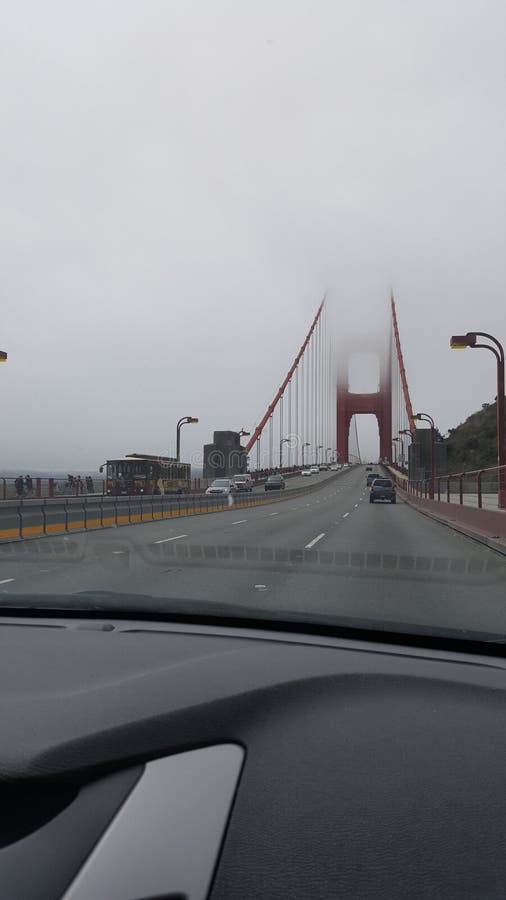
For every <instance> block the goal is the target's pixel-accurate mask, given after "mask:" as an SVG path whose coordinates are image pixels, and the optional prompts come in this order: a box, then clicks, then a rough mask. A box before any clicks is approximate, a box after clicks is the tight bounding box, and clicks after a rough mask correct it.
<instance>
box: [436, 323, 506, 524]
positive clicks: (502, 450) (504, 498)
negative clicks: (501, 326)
mask: <svg viewBox="0 0 506 900" xmlns="http://www.w3.org/2000/svg"><path fill="white" fill-rule="evenodd" d="M478 337H481V338H485V339H486V340H487V341H492V344H493V345H494V346H493V347H491V346H490V344H478V343H477V341H476V338H478ZM450 347H451V349H452V350H465V349H466V348H467V347H471V349H473V350H475V349H477V348H478V349H483V350H490V352H491V353H493V354H494V356H495V358H496V362H497V465H498V466H499V467H500V466H504V465H506V447H505V427H504V349H503V346H502V344H500V343H499V341H498V340H497V338H495V337H493V335H491V334H487V332H486V331H468V332H467V334H454V335H452V337H451V339H450ZM498 475H499V478H498V495H497V504H498V506H499V507H500V508H501V509H502V508H503V507H504V506H506V472H505V470H504V468H499V472H498Z"/></svg>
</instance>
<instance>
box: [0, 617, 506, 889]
mask: <svg viewBox="0 0 506 900" xmlns="http://www.w3.org/2000/svg"><path fill="white" fill-rule="evenodd" d="M0 626H1V627H0V642H1V653H0V675H1V680H0V721H1V723H2V725H1V740H0V802H1V808H2V816H1V819H2V824H1V826H0V897H1V898H2V900H3V898H5V900H31V898H36V900H46V898H47V900H53V898H66V900H87V898H89V900H99V898H104V900H105V898H107V900H115V898H117V900H147V898H153V897H158V898H159V900H160V898H171V900H183V898H186V900H203V898H205V897H209V898H211V900H259V898H269V900H278V898H279V900H287V898H288V900H299V898H300V900H302V898H303V900H308V898H311V900H320V898H322V900H323V898H325V900H328V898H337V897H353V898H373V897H374V898H376V897H380V898H389V900H391V898H403V900H404V898H406V897H410V898H429V897H430V898H434V897H445V898H459V900H462V898H466V897H479V898H487V897H503V896H504V893H505V887H504V886H505V884H506V854H505V852H504V848H505V840H506V763H505V760H506V708H505V698H506V671H505V668H506V667H505V661H504V659H503V658H502V657H501V656H499V655H497V656H491V655H487V654H481V655H477V654H474V653H472V652H463V651H461V650H460V649H459V651H455V650H453V649H452V648H451V646H449V647H448V648H444V647H440V648H437V649H436V648H434V647H433V646H432V647H429V646H422V645H421V643H420V642H418V643H417V645H414V644H413V645H411V646H410V645H405V646H403V645H402V644H400V643H395V644H394V643H392V644H389V643H386V642H385V639H383V640H378V642H374V641H372V640H358V639H346V638H345V637H335V636H325V635H316V634H304V633H302V632H299V633H297V632H296V631H295V630H294V631H292V632H284V633H282V632H277V631H275V630H272V631H269V630H260V629H259V630H256V629H253V628H244V629H241V628H227V627H225V626H221V625H220V626H214V627H213V626H212V625H204V624H202V625H199V624H184V623H167V622H156V621H145V622H143V621H141V620H132V619H128V620H127V619H125V620H120V619H110V620H108V619H105V618H104V619H99V618H77V617H76V618H66V617H65V618H64V617H60V618H58V617H57V614H55V615H54V617H52V616H48V615H41V616H39V617H37V616H36V615H34V616H33V617H31V618H30V617H19V618H17V617H16V616H14V615H13V616H4V617H3V618H2V619H1V620H0Z"/></svg>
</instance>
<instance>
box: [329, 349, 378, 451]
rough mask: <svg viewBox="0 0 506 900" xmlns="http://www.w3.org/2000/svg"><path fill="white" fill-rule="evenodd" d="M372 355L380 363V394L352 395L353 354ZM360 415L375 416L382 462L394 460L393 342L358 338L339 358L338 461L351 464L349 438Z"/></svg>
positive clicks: (342, 350)
mask: <svg viewBox="0 0 506 900" xmlns="http://www.w3.org/2000/svg"><path fill="white" fill-rule="evenodd" d="M364 351H365V352H369V353H373V354H375V355H376V356H377V358H378V360H379V385H378V390H377V391H374V392H372V393H367V394H363V393H362V394H357V393H353V392H352V391H350V386H349V363H350V358H351V356H353V354H354V353H359V352H360V353H363V352H364ZM360 414H371V415H374V416H376V419H377V422H378V430H379V443H380V458H381V459H386V460H391V457H392V366H391V342H390V341H389V340H382V339H380V338H375V337H371V338H364V336H363V335H357V336H356V337H355V338H351V339H348V340H347V341H346V347H345V348H342V349H341V352H340V354H339V367H338V374H337V459H338V462H340V463H345V462H348V461H349V460H348V456H349V446H348V445H349V434H350V423H351V420H352V417H353V416H355V415H360Z"/></svg>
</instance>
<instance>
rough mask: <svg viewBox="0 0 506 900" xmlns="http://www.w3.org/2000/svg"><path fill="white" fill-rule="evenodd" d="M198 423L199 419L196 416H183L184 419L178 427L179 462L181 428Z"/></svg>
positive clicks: (177, 447) (177, 454)
mask: <svg viewBox="0 0 506 900" xmlns="http://www.w3.org/2000/svg"><path fill="white" fill-rule="evenodd" d="M194 422H198V419H196V418H195V416H183V418H182V419H180V420H179V422H178V423H177V425H176V461H177V462H179V455H180V450H181V426H182V425H189V424H190V423H192V424H193V423H194Z"/></svg>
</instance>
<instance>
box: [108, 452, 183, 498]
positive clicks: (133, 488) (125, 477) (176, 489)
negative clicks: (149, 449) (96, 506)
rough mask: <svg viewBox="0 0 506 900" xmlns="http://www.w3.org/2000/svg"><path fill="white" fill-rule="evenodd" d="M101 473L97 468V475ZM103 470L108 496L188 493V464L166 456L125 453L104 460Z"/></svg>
mask: <svg viewBox="0 0 506 900" xmlns="http://www.w3.org/2000/svg"><path fill="white" fill-rule="evenodd" d="M103 469H104V466H101V467H100V471H101V472H102V471H103ZM105 469H106V475H107V479H106V492H107V494H109V496H119V495H122V494H182V493H185V492H186V491H189V489H190V485H191V467H190V464H189V463H182V462H178V460H177V459H174V458H171V457H169V456H150V455H149V454H147V453H128V454H127V455H126V456H123V457H120V458H118V459H108V460H107V462H106V464H105Z"/></svg>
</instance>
